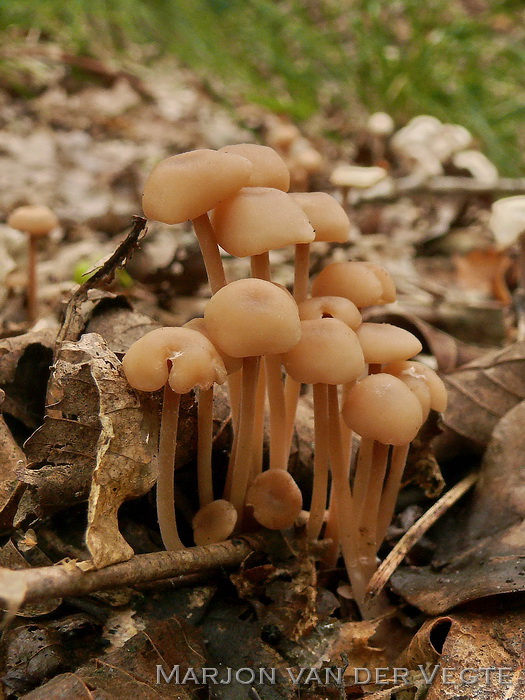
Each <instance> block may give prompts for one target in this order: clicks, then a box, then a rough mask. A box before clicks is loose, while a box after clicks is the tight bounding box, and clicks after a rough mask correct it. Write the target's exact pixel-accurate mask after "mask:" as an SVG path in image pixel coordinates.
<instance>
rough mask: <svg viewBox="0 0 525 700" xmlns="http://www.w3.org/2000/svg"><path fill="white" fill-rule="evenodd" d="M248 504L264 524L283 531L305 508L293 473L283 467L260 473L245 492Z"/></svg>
mask: <svg viewBox="0 0 525 700" xmlns="http://www.w3.org/2000/svg"><path fill="white" fill-rule="evenodd" d="M246 504H247V505H249V506H252V508H253V516H254V518H255V520H257V522H258V523H259V524H260V525H262V526H263V527H267V528H269V529H270V530H284V529H286V528H288V527H291V526H292V525H293V524H294V522H295V520H296V519H297V517H298V516H299V513H300V512H301V509H302V507H303V496H302V494H301V490H300V489H299V487H298V486H297V484H296V483H295V481H294V479H293V477H292V475H291V474H290V473H289V472H287V471H284V470H282V469H269V470H267V471H265V472H263V473H262V474H259V475H258V476H257V477H256V478H255V479H254V481H253V482H252V484H251V486H250V487H249V489H248V491H247V493H246Z"/></svg>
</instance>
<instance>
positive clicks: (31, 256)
mask: <svg viewBox="0 0 525 700" xmlns="http://www.w3.org/2000/svg"><path fill="white" fill-rule="evenodd" d="M28 238H29V246H28V259H27V316H28V318H29V321H30V322H31V323H33V321H36V319H37V317H38V301H37V276H36V259H37V250H38V241H37V236H32V235H31V234H28Z"/></svg>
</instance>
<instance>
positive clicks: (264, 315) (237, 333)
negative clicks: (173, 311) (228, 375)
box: [204, 279, 301, 357]
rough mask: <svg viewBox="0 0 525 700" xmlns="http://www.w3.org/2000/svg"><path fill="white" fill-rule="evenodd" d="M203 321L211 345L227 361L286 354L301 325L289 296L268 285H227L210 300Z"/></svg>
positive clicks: (248, 281) (245, 282)
mask: <svg viewBox="0 0 525 700" xmlns="http://www.w3.org/2000/svg"><path fill="white" fill-rule="evenodd" d="M204 320H205V321H206V327H207V329H208V333H209V337H210V338H212V339H213V343H214V345H216V346H217V347H218V348H220V349H221V350H222V352H225V353H227V354H228V355H231V357H256V356H259V355H277V354H280V353H283V352H287V351H288V350H290V349H291V348H293V346H294V345H296V344H297V343H298V342H299V338H300V336H301V323H300V320H299V312H298V310H297V304H296V303H295V301H294V299H293V297H292V295H291V294H290V293H289V292H288V291H286V290H285V289H282V288H281V287H279V286H278V285H276V284H273V283H272V282H267V281H266V280H260V279H244V280H236V281H235V282H230V284H227V285H226V287H223V288H222V289H220V290H219V291H218V292H216V294H214V295H213V296H212V298H211V299H210V301H209V302H208V303H207V305H206V308H205V310H204Z"/></svg>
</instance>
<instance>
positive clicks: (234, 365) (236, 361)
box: [183, 318, 242, 374]
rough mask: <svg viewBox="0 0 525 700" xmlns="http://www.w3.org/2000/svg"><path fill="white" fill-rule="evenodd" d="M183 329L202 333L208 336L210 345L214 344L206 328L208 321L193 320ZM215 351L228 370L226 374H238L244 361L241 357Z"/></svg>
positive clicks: (218, 350) (201, 319)
mask: <svg viewBox="0 0 525 700" xmlns="http://www.w3.org/2000/svg"><path fill="white" fill-rule="evenodd" d="M183 328H191V329H193V330H194V331H198V332H199V333H202V334H203V335H204V336H206V338H208V340H209V341H210V343H213V340H212V339H211V338H210V334H209V333H208V329H207V328H206V321H205V320H204V319H203V318H192V319H191V320H190V321H188V322H187V323H185V324H184V326H183ZM214 347H215V346H214ZM215 349H216V350H217V352H218V353H219V355H220V356H221V359H222V361H223V362H224V366H225V368H226V372H227V373H228V374H235V372H238V371H239V370H240V369H241V367H242V360H241V359H240V358H239V357H231V356H230V355H227V354H226V353H225V352H223V351H222V350H221V349H220V348H215Z"/></svg>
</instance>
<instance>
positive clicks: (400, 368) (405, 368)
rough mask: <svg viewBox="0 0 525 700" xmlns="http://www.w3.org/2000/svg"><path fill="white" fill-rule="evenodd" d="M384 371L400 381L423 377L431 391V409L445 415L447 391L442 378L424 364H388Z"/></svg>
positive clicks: (404, 361) (404, 362)
mask: <svg viewBox="0 0 525 700" xmlns="http://www.w3.org/2000/svg"><path fill="white" fill-rule="evenodd" d="M384 371H385V372H388V374H393V375H395V376H396V377H399V378H400V379H403V377H404V376H413V377H418V378H419V377H423V378H424V379H425V380H426V382H427V384H428V389H429V391H430V408H431V409H433V410H434V411H438V412H439V413H443V411H445V409H446V408H447V401H448V396H447V389H446V387H445V385H444V384H443V381H442V379H441V377H439V376H438V375H437V374H436V372H434V370H433V369H431V368H430V367H427V366H426V365H424V364H423V363H422V362H416V360H398V361H396V362H390V363H389V364H387V365H386V367H384Z"/></svg>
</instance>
